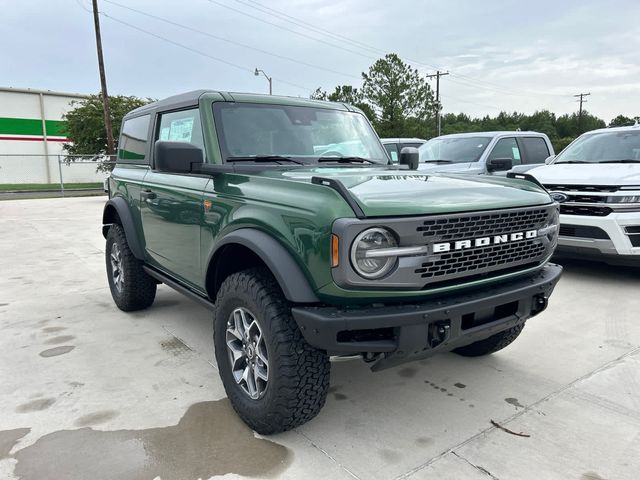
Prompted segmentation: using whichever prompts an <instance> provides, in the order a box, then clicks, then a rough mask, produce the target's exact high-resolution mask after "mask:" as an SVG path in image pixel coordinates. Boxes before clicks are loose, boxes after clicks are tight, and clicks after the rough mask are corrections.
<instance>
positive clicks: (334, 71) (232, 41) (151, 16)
mask: <svg viewBox="0 0 640 480" xmlns="http://www.w3.org/2000/svg"><path fill="white" fill-rule="evenodd" d="M103 1H104V2H106V3H110V4H112V5H115V6H117V7H120V8H124V9H126V10H129V11H132V12H135V13H137V14H139V15H144V16H146V17H149V18H153V19H155V20H159V21H161V22H165V23H168V24H169V25H173V26H175V27H179V28H182V29H184V30H188V31H191V32H195V33H198V34H200V35H204V36H207V37H209V38H213V39H215V40H219V41H221V42H226V43H229V44H232V45H236V46H239V47H242V48H246V49H249V50H254V51H256V52H260V53H263V54H265V55H270V56H272V57H275V58H280V59H282V60H287V61H289V62H293V63H297V64H299V65H304V66H306V67H310V68H316V69H318V70H324V71H325V72H330V73H335V74H337V75H342V76H345V77H351V78H358V79H359V78H360V77H359V76H357V75H353V74H349V73H345V72H339V71H337V70H333V69H331V68H326V67H322V66H320V65H315V64H313V63H308V62H305V61H302V60H298V59H295V58H291V57H287V56H285V55H280V54H279V53H273V52H269V51H267V50H263V49H261V48H257V47H253V46H251V45H247V44H245V43H240V42H236V41H234V40H230V39H228V38H224V37H221V36H219V35H214V34H212V33H209V32H205V31H203V30H199V29H197V28H194V27H190V26H188V25H184V24H181V23H178V22H174V21H173V20H169V19H167V18H163V17H160V16H158V15H153V14H151V13H148V12H144V11H142V10H138V9H136V8H132V7H129V6H127V5H123V4H121V3H118V2H114V1H112V0H103Z"/></svg>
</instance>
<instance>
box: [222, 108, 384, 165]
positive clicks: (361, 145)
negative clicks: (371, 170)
mask: <svg viewBox="0 0 640 480" xmlns="http://www.w3.org/2000/svg"><path fill="white" fill-rule="evenodd" d="M213 112H214V118H215V121H216V130H217V132H218V138H219V140H220V147H221V150H222V155H223V157H224V159H225V161H227V160H228V159H230V158H236V159H237V158H247V157H249V159H251V157H265V156H267V157H278V156H279V157H287V158H291V159H295V160H298V161H302V162H304V163H316V162H318V159H320V158H322V157H329V158H328V159H327V158H323V159H322V161H326V160H329V161H330V160H331V158H333V157H349V158H351V159H353V157H357V158H359V159H365V160H367V161H369V162H368V163H371V162H373V163H383V164H387V163H389V159H388V157H387V155H386V153H385V151H384V149H383V148H382V145H381V144H380V140H379V139H378V137H377V135H376V133H375V132H374V131H373V129H372V128H371V126H370V124H369V122H368V121H367V120H366V119H365V117H364V116H363V115H361V114H359V113H355V112H347V111H343V110H332V109H328V108H318V107H304V106H287V105H265V104H251V103H222V102H220V103H215V104H214V107H213ZM262 160H264V158H263V159H262ZM354 160H357V159H354ZM274 161H277V160H274Z"/></svg>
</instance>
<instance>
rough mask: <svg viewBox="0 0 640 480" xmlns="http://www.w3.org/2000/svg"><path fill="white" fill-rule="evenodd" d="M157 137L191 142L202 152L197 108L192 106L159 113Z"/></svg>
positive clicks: (202, 143)
mask: <svg viewBox="0 0 640 480" xmlns="http://www.w3.org/2000/svg"><path fill="white" fill-rule="evenodd" d="M157 139H158V140H170V141H172V142H187V143H191V144H192V145H195V146H196V147H199V148H201V149H202V151H203V153H204V141H203V139H202V126H201V124H200V112H199V110H198V109H197V108H192V109H190V110H180V111H179V112H169V113H162V114H160V128H158V134H157Z"/></svg>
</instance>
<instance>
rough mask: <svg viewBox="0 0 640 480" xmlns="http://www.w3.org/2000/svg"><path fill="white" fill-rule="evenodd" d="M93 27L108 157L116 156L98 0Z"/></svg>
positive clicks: (95, 4)
mask: <svg viewBox="0 0 640 480" xmlns="http://www.w3.org/2000/svg"><path fill="white" fill-rule="evenodd" d="M93 26H94V27H95V31H96V48H97V50H98V69H99V70H100V88H101V89H102V107H103V108H102V109H103V113H104V128H105V130H106V132H107V155H113V154H115V148H114V143H113V130H112V129H111V110H110V109H109V94H108V93H107V77H106V75H105V73H104V58H102V37H101V36H100V18H99V15H98V0H93Z"/></svg>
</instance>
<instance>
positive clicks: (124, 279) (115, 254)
mask: <svg viewBox="0 0 640 480" xmlns="http://www.w3.org/2000/svg"><path fill="white" fill-rule="evenodd" d="M105 254H106V263H107V279H108V281H109V289H110V290H111V296H112V297H113V301H114V302H115V303H116V305H117V306H118V308H119V309H120V310H123V311H125V312H131V311H134V310H142V309H143V308H147V307H149V306H151V304H152V303H153V300H154V299H155V298H156V288H157V284H156V281H155V280H154V279H153V278H151V277H150V276H149V275H148V274H147V272H145V271H144V269H143V268H142V263H141V262H140V261H139V260H138V259H137V258H136V257H134V256H133V252H132V251H131V249H130V248H129V244H128V243H127V237H126V236H125V234H124V230H123V228H122V227H121V226H120V225H118V224H117V223H114V224H113V225H111V227H109V233H107V247H106V249H105Z"/></svg>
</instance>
